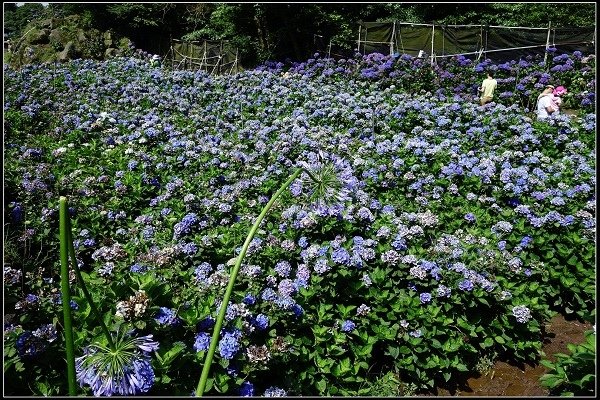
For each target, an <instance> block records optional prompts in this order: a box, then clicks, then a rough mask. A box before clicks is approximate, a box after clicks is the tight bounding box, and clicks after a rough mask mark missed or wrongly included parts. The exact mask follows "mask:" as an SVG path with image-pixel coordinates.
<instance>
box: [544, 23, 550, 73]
mask: <svg viewBox="0 0 600 400" xmlns="http://www.w3.org/2000/svg"><path fill="white" fill-rule="evenodd" d="M551 24H552V21H548V37H547V38H546V54H544V64H546V60H547V59H548V47H550V25H551Z"/></svg>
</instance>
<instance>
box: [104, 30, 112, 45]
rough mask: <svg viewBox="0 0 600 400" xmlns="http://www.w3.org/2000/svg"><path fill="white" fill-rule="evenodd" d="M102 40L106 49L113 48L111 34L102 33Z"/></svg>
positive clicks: (108, 32)
mask: <svg viewBox="0 0 600 400" xmlns="http://www.w3.org/2000/svg"><path fill="white" fill-rule="evenodd" d="M102 36H103V39H104V45H105V46H106V47H107V48H110V47H113V44H114V43H113V38H112V33H111V32H110V31H106V32H104V34H103V35H102Z"/></svg>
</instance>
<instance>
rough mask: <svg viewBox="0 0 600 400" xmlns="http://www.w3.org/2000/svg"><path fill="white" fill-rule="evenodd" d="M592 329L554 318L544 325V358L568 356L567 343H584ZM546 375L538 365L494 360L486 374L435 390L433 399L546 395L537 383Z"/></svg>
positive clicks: (545, 391) (574, 322)
mask: <svg viewBox="0 0 600 400" xmlns="http://www.w3.org/2000/svg"><path fill="white" fill-rule="evenodd" d="M590 329H592V325H591V324H589V323H581V322H578V321H567V320H565V318H564V317H563V316H561V315H557V316H555V317H554V318H552V320H550V322H549V323H548V324H547V325H546V332H547V336H548V337H547V339H546V340H545V341H544V345H543V347H542V350H543V351H544V353H545V354H546V357H544V358H546V359H549V360H552V361H555V360H556V357H554V354H556V353H564V354H571V352H570V351H569V350H568V349H567V344H569V343H574V344H579V343H583V342H584V341H585V337H584V335H583V333H584V332H585V331H587V330H590ZM546 372H547V369H546V368H545V367H544V366H541V365H526V364H525V365H511V364H508V363H505V362H502V361H497V362H496V363H495V364H494V367H493V368H492V369H491V370H490V371H489V372H488V373H487V374H483V375H482V374H478V375H477V376H474V377H472V378H469V379H467V381H466V383H464V384H458V385H456V386H457V387H456V388H452V389H442V388H440V389H438V391H437V393H436V394H435V395H436V396H477V397H481V396H521V397H528V396H549V393H548V391H547V390H546V389H544V388H543V387H542V386H541V385H540V382H539V378H540V377H541V376H542V375H543V374H545V373H546Z"/></svg>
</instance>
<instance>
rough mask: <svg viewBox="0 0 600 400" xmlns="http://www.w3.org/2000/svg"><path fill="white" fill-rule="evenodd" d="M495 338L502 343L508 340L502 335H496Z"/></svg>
mask: <svg viewBox="0 0 600 400" xmlns="http://www.w3.org/2000/svg"><path fill="white" fill-rule="evenodd" d="M494 339H495V340H496V342H498V343H500V344H504V343H506V341H505V340H504V338H503V337H502V336H496V337H495V338H494Z"/></svg>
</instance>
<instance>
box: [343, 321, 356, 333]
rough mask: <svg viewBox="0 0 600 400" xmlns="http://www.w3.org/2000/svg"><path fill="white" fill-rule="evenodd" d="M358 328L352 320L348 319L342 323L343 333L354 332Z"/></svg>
mask: <svg viewBox="0 0 600 400" xmlns="http://www.w3.org/2000/svg"><path fill="white" fill-rule="evenodd" d="M355 328H356V324H355V323H354V322H352V321H351V320H349V319H347V320H346V321H344V322H343V323H342V328H341V330H342V332H352V331H353V330H354V329H355Z"/></svg>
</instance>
